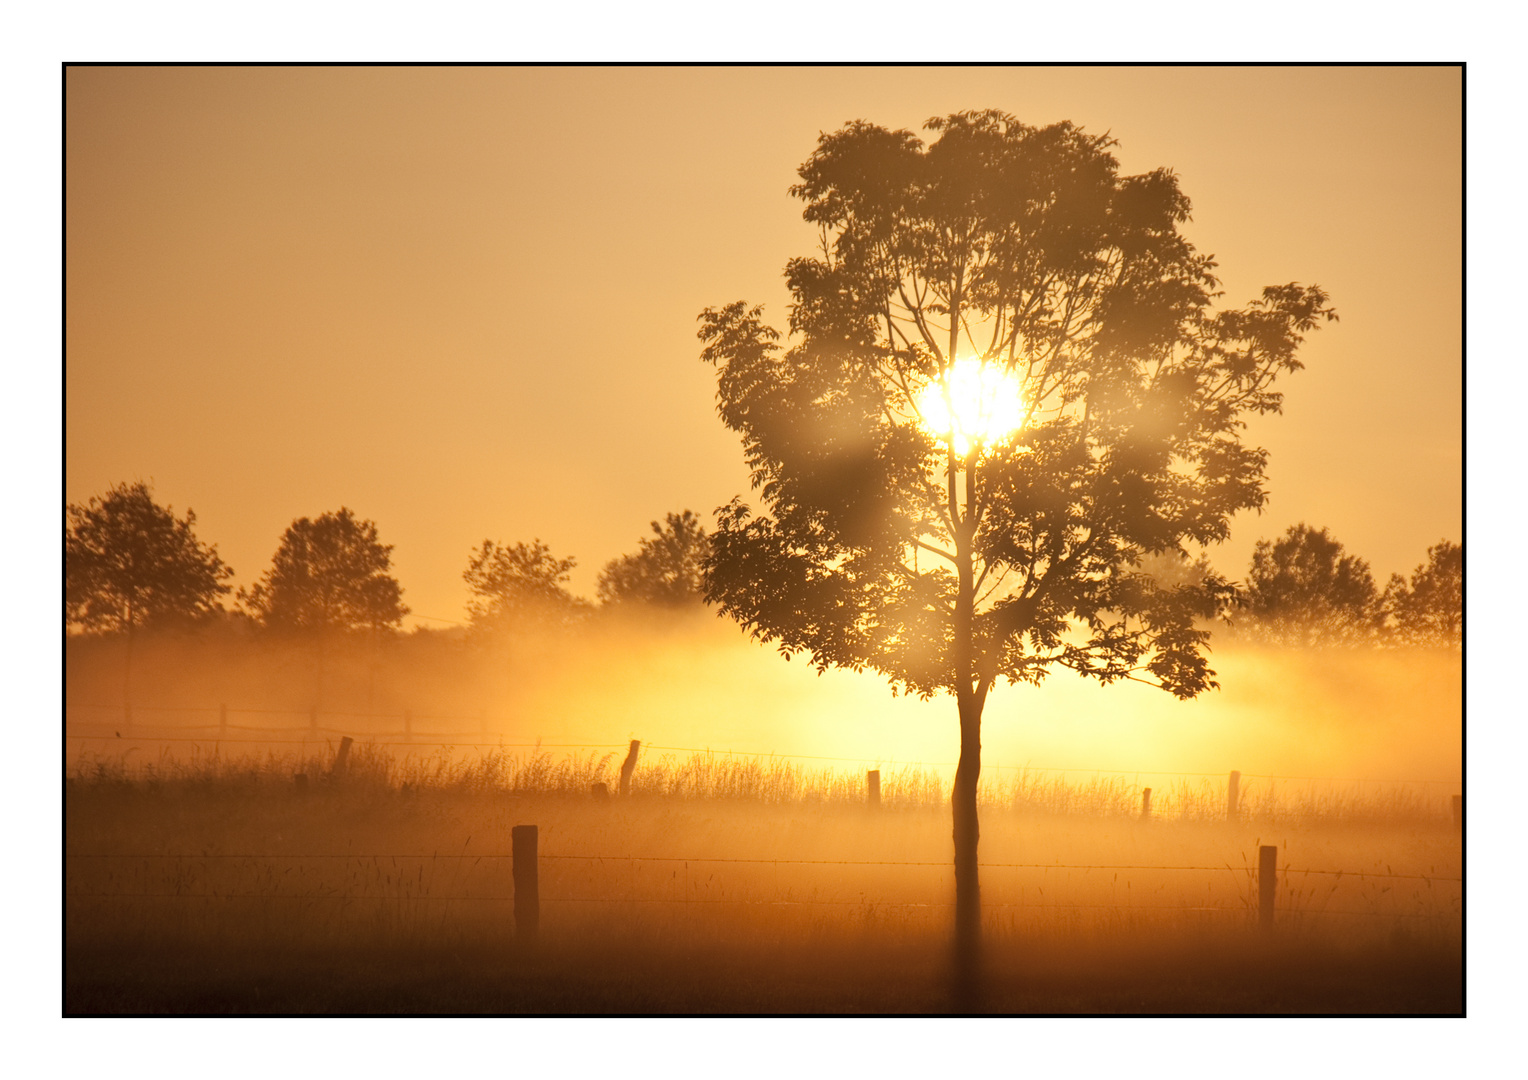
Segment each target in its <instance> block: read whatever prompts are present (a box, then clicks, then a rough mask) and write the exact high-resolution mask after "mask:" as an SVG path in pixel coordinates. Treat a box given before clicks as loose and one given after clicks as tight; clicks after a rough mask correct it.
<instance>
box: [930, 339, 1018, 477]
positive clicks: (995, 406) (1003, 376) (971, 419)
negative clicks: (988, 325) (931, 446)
mask: <svg viewBox="0 0 1528 1080" xmlns="http://www.w3.org/2000/svg"><path fill="white" fill-rule="evenodd" d="M918 411H919V412H920V413H921V414H922V416H923V425H924V427H926V428H927V429H928V430H929V431H931V432H933V433H934V434H935V435H937V436H939V437H940V438H941V439H947V440H952V441H953V443H954V449H955V454H956V456H958V457H965V456H966V455H967V454H969V453H970V452H971V448H972V447H973V446H978V447H980V446H987V445H990V444H992V443H994V442H1001V441H1002V440H1003V439H1004V438H1006V437H1007V436H1009V435H1011V434H1013V433H1014V432H1015V431H1017V430H1018V429H1019V428H1020V427H1021V426H1022V425H1023V423H1024V402H1023V394H1022V390H1021V387H1020V384H1019V381H1018V380H1017V379H1015V378H1014V377H1013V376H1012V375H1010V374H1008V373H1007V372H1006V371H1003V370H1002V369H1001V368H998V367H996V366H994V365H990V364H987V363H985V362H983V361H981V360H957V361H955V363H954V364H953V365H951V367H950V369H949V371H947V372H946V373H945V376H944V378H943V379H940V380H937V381H935V382H931V383H929V384H928V385H927V386H925V387H924V388H923V392H922V393H920V394H919V395H918Z"/></svg>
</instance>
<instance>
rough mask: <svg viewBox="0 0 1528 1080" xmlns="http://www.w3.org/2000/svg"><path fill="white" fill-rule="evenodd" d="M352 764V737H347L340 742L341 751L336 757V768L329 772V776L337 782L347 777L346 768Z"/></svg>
mask: <svg viewBox="0 0 1528 1080" xmlns="http://www.w3.org/2000/svg"><path fill="white" fill-rule="evenodd" d="M349 762H350V736H349V735H346V736H345V737H344V738H343V739H341V740H340V748H339V751H338V752H337V753H336V754H335V755H334V768H332V769H330V770H329V775H330V776H331V777H333V778H334V779H335V780H338V779H340V778H341V777H343V776H344V775H345V767H346V766H347V765H348V764H349Z"/></svg>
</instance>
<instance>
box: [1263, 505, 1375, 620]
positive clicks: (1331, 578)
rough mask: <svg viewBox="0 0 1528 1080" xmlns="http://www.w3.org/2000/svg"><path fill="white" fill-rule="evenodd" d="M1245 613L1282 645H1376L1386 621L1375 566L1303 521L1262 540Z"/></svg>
mask: <svg viewBox="0 0 1528 1080" xmlns="http://www.w3.org/2000/svg"><path fill="white" fill-rule="evenodd" d="M1244 611H1245V614H1244V616H1243V618H1242V620H1241V622H1242V625H1243V626H1244V627H1246V628H1247V630H1248V631H1250V633H1251V634H1252V635H1253V636H1254V637H1258V638H1261V639H1263V640H1265V641H1269V642H1272V643H1274V644H1278V645H1299V646H1317V645H1355V644H1361V643H1366V642H1369V643H1372V642H1373V641H1374V640H1375V636H1376V634H1377V633H1378V630H1379V623H1380V618H1381V613H1380V610H1379V606H1378V592H1377V590H1376V589H1375V587H1374V577H1373V575H1372V574H1370V572H1369V564H1368V563H1366V562H1365V561H1364V560H1362V559H1360V558H1358V557H1357V556H1354V555H1349V554H1347V553H1346V552H1345V551H1344V550H1343V546H1342V544H1341V543H1339V542H1338V541H1337V540H1336V539H1335V538H1334V537H1332V535H1331V534H1330V533H1328V532H1327V530H1326V529H1324V528H1322V529H1313V528H1311V527H1310V526H1309V525H1306V524H1304V523H1303V522H1302V523H1300V524H1298V525H1291V526H1290V527H1289V529H1288V530H1287V531H1286V532H1285V533H1284V535H1283V536H1282V537H1281V538H1279V539H1278V540H1276V541H1270V540H1259V541H1258V543H1257V547H1256V549H1254V551H1253V553H1252V567H1251V570H1250V571H1249V572H1248V575H1247V595H1246V598H1245V601H1244Z"/></svg>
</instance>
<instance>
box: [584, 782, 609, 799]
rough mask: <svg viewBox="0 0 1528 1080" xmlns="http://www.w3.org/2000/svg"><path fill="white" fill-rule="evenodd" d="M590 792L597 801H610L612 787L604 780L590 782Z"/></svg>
mask: <svg viewBox="0 0 1528 1080" xmlns="http://www.w3.org/2000/svg"><path fill="white" fill-rule="evenodd" d="M589 794H590V795H592V796H593V797H594V801H595V802H609V801H610V788H609V786H607V785H606V784H605V783H604V782H599V783H594V784H590V785H589Z"/></svg>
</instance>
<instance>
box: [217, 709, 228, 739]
mask: <svg viewBox="0 0 1528 1080" xmlns="http://www.w3.org/2000/svg"><path fill="white" fill-rule="evenodd" d="M218 738H220V739H226V738H228V705H227V703H226V702H225V703H224V704H222V705H219V706H218Z"/></svg>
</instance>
